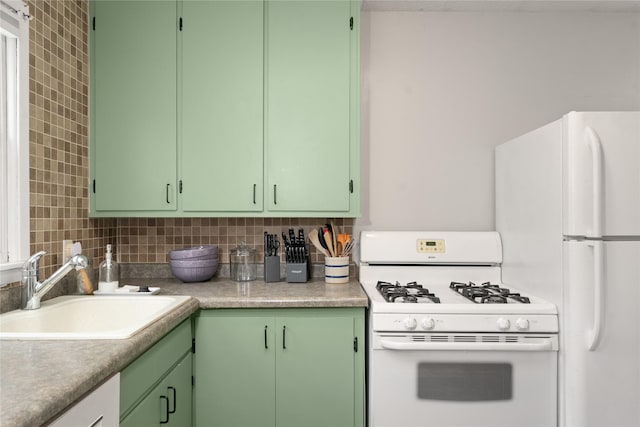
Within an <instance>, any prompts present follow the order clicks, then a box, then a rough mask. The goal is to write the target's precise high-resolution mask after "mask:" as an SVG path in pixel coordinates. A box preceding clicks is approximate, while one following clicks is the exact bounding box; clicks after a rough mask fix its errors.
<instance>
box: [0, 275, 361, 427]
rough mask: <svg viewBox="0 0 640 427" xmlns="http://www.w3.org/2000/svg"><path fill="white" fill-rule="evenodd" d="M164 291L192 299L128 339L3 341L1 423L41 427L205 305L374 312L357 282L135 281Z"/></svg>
mask: <svg viewBox="0 0 640 427" xmlns="http://www.w3.org/2000/svg"><path fill="white" fill-rule="evenodd" d="M122 282H123V284H148V285H149V286H159V287H160V288H161V291H160V294H161V295H163V294H164V295H189V296H192V297H193V299H190V300H188V301H187V302H185V303H184V304H182V305H181V306H179V307H178V308H177V309H175V310H174V311H172V312H171V313H169V314H167V315H166V316H165V317H164V318H162V320H160V321H158V322H156V323H154V324H153V325H151V326H149V327H147V328H145V329H143V330H142V331H141V332H139V333H137V334H136V335H134V336H133V337H131V338H129V339H125V340H59V341H58V340H52V341H46V340H41V341H20V340H2V341H0V426H2V427H14V426H15V427H21V426H25V427H26V426H29V427H34V426H40V425H43V424H44V423H46V422H47V421H49V420H51V419H52V418H53V417H54V416H56V415H57V414H59V413H60V412H62V411H63V410H64V409H65V408H66V407H68V406H69V405H71V404H73V403H74V402H76V401H77V400H79V399H80V398H82V397H83V396H84V395H85V394H87V393H88V392H90V391H91V390H93V389H94V388H95V387H96V386H98V385H100V384H101V383H102V382H104V381H105V380H106V379H108V378H109V377H111V375H113V374H114V373H116V372H119V371H121V370H122V369H123V368H124V367H126V366H127V365H129V364H130V363H131V362H132V361H133V360H135V359H136V358H137V357H138V356H139V355H141V354H142V353H144V352H145V351H146V350H147V349H148V348H150V347H151V346H152V345H153V344H154V343H155V342H157V341H158V340H159V339H160V338H162V337H163V336H164V335H166V333H167V332H169V331H170V330H171V329H173V328H174V327H175V326H177V325H178V324H179V323H180V322H181V321H183V320H184V319H186V318H188V317H189V316H190V315H191V314H193V313H195V312H196V311H197V310H198V309H199V308H203V309H216V308H233V307H247V308H249V307H253V308H259V307H263V308H267V307H366V306H367V297H366V294H365V293H364V291H363V290H362V288H361V287H360V285H359V284H358V282H357V281H355V280H352V281H351V282H349V283H347V284H343V285H329V284H325V283H324V281H323V280H322V279H319V280H317V279H316V280H314V281H311V282H309V283H286V282H278V283H264V282H262V281H252V282H242V283H239V282H234V281H231V280H225V279H214V280H212V281H209V282H203V283H191V284H183V283H181V282H179V281H177V280H175V279H129V280H123V281H122Z"/></svg>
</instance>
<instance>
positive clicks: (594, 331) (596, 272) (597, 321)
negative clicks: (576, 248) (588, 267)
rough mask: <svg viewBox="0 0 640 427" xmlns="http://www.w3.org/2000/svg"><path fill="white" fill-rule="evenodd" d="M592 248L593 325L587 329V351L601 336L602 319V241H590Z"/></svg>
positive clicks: (596, 343)
mask: <svg viewBox="0 0 640 427" xmlns="http://www.w3.org/2000/svg"><path fill="white" fill-rule="evenodd" d="M588 245H589V246H591V247H592V248H593V327H592V328H591V330H590V331H587V346H588V348H589V351H595V350H596V349H597V348H598V345H599V344H600V338H602V319H603V318H604V299H605V295H604V242H602V241H590V242H588Z"/></svg>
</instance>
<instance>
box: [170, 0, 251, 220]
mask: <svg viewBox="0 0 640 427" xmlns="http://www.w3.org/2000/svg"><path fill="white" fill-rule="evenodd" d="M182 8H183V9H182V17H183V21H184V22H183V29H182V32H181V35H182V68H181V70H182V76H181V81H182V94H183V96H182V113H181V114H182V129H181V133H182V140H181V156H182V158H181V165H182V168H181V172H180V175H181V180H182V184H183V191H182V196H181V197H182V209H183V210H184V211H192V212H193V211H236V212H238V211H261V210H262V192H263V190H262V180H263V173H262V171H263V155H262V152H263V148H262V147H263V136H262V132H263V123H262V116H263V54H262V52H263V40H262V39H263V2H262V1H255V0H247V1H184V2H183V6H182Z"/></svg>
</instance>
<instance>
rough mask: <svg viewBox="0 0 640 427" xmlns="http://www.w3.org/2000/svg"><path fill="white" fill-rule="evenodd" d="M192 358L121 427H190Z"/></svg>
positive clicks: (133, 412)
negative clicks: (162, 426) (164, 426)
mask: <svg viewBox="0 0 640 427" xmlns="http://www.w3.org/2000/svg"><path fill="white" fill-rule="evenodd" d="M191 413H192V412H191V354H187V355H186V356H185V357H184V359H182V361H181V362H180V363H178V365H177V366H176V367H175V368H173V370H172V371H171V372H170V373H169V374H168V375H167V376H166V377H165V379H164V380H163V381H162V382H160V384H158V385H157V386H156V387H155V388H154V389H153V390H152V391H151V392H150V393H149V394H148V395H147V396H146V397H145V398H144V399H143V400H142V401H141V402H140V403H139V404H138V405H137V406H136V407H135V409H134V410H133V411H131V412H130V413H129V415H127V417H126V418H124V419H123V420H122V421H121V422H120V426H121V427H147V426H149V427H151V426H160V425H166V426H175V427H189V426H191Z"/></svg>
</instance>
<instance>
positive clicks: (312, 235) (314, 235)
mask: <svg viewBox="0 0 640 427" xmlns="http://www.w3.org/2000/svg"><path fill="white" fill-rule="evenodd" d="M323 239H324V237H323ZM309 240H310V241H311V243H313V246H315V247H316V249H317V250H318V251H320V252H321V253H323V254H324V256H330V254H329V251H327V250H326V249H325V248H323V247H322V245H321V244H320V237H319V236H318V230H316V229H315V228H313V229H311V231H310V232H309Z"/></svg>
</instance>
